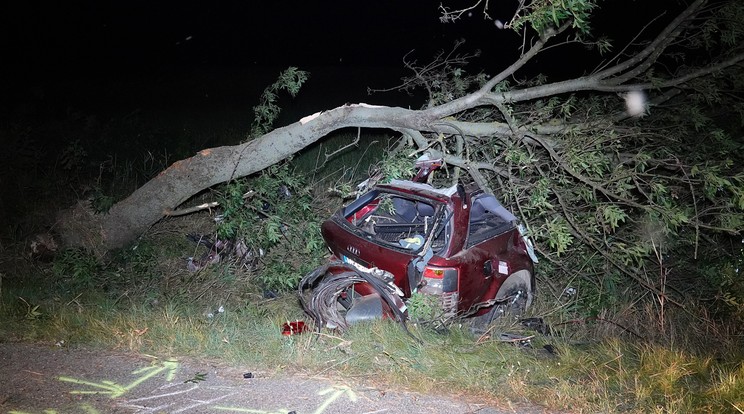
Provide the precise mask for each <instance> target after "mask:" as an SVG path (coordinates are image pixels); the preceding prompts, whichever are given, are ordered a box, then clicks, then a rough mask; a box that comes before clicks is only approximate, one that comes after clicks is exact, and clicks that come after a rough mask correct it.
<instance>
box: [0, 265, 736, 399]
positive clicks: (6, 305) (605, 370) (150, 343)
mask: <svg viewBox="0 0 744 414" xmlns="http://www.w3.org/2000/svg"><path fill="white" fill-rule="evenodd" d="M223 270H224V269H223ZM13 282H14V280H13V278H12V277H11V278H8V277H7V276H6V277H5V278H4V281H3V285H2V287H3V289H2V302H0V320H2V321H4V322H3V323H2V324H0V329H1V331H2V332H1V333H2V336H3V337H4V338H13V339H16V340H25V341H41V342H45V343H50V344H51V343H61V342H60V341H64V344H66V345H72V346H75V345H88V346H98V347H103V348H116V349H126V350H130V351H133V352H143V353H148V354H158V355H164V356H182V355H191V356H195V357H206V358H218V359H221V360H223V361H225V362H227V363H233V364H242V365H246V366H251V367H256V368H255V370H256V371H262V372H266V373H268V374H275V373H283V374H286V373H292V372H302V373H306V374H311V375H318V376H335V377H342V378H345V379H347V380H349V381H363V382H365V383H370V382H372V383H379V384H384V386H386V387H402V388H405V389H410V390H415V391H420V392H428V393H443V392H444V393H447V394H455V395H464V396H478V397H480V398H486V399H490V400H492V402H493V403H495V404H499V403H501V404H505V403H506V402H507V401H511V402H516V403H526V402H529V403H533V404H539V405H542V406H544V407H546V408H548V409H553V410H569V411H571V412H639V413H640V412H658V413H667V412H700V413H703V412H737V410H739V409H742V408H744V362H742V359H741V356H742V355H741V351H739V352H738V353H735V352H732V353H729V354H722V355H715V354H712V353H711V354H705V353H693V352H691V351H689V350H683V349H677V348H675V347H672V346H666V345H659V344H652V343H647V342H643V343H639V342H632V341H630V340H627V339H622V338H618V337H607V338H604V339H602V340H597V341H592V342H585V343H577V341H576V340H575V339H572V338H571V336H572V334H574V333H575V332H572V330H571V329H568V330H564V331H561V332H557V333H556V335H554V336H541V335H536V336H535V338H534V339H533V340H532V343H531V345H532V346H531V347H529V348H524V347H519V346H514V345H512V344H508V343H504V342H500V341H498V340H495V339H493V338H490V339H488V338H485V339H484V338H480V340H479V338H478V337H477V336H474V335H473V334H471V333H470V331H469V330H468V329H467V328H464V327H457V326H453V327H451V328H450V329H449V331H448V332H446V333H441V332H440V333H437V332H435V331H433V330H431V329H428V328H426V327H422V326H415V325H414V326H411V330H412V333H413V335H415V336H416V337H418V338H421V339H422V340H423V343H422V344H419V343H417V342H416V341H414V340H413V339H412V338H411V337H410V336H408V335H407V334H406V333H405V332H404V331H403V330H402V329H400V327H399V326H397V325H396V324H394V323H392V322H386V321H380V322H376V323H372V324H363V325H358V326H354V327H353V328H352V329H351V330H350V331H348V332H347V333H345V334H344V335H338V334H336V333H334V332H329V331H324V332H321V333H318V334H315V333H306V334H302V335H295V336H289V337H287V336H283V335H282V334H281V326H282V324H283V323H284V322H285V321H288V320H295V319H301V318H302V317H303V315H302V312H301V310H300V308H299V306H298V305H297V302H296V299H295V297H294V295H286V296H282V297H280V298H278V299H273V300H267V299H263V298H261V297H260V296H258V295H256V294H252V293H246V294H245V295H244V296H243V297H242V298H240V299H239V300H230V301H227V302H225V305H224V307H225V312H223V313H214V315H213V316H211V317H210V316H209V315H208V312H209V311H210V310H212V311H213V310H214V309H213V308H214V306H216V305H217V304H216V303H213V302H212V300H213V299H214V298H206V297H203V298H202V300H196V301H194V300H191V299H190V297H191V296H190V294H189V293H188V291H185V292H184V293H183V294H182V295H177V294H176V295H172V296H171V297H169V298H164V299H160V300H158V301H156V302H153V301H152V300H151V298H149V297H147V296H146V295H143V294H137V295H130V296H129V297H127V298H126V299H121V298H119V299H116V298H112V297H111V295H108V294H105V293H102V292H96V291H86V293H84V294H81V293H80V292H76V291H73V292H67V293H65V292H62V293H60V292H59V291H57V292H50V291H49V290H48V289H39V286H35V285H33V284H20V283H13ZM15 282H18V281H17V280H15ZM37 282H41V283H43V282H44V280H43V279H37ZM228 288H230V289H233V290H235V289H236V287H235V286H232V287H226V286H223V287H221V288H220V291H222V292H224V291H225V290H226V289H228ZM132 291H133V292H134V291H136V289H135V288H134V287H132ZM210 305H211V306H210ZM547 344H549V345H552V346H553V347H554V348H555V349H557V350H558V351H559V354H558V355H557V356H556V355H552V354H549V353H547V352H545V351H544V350H543V348H542V347H543V345H547Z"/></svg>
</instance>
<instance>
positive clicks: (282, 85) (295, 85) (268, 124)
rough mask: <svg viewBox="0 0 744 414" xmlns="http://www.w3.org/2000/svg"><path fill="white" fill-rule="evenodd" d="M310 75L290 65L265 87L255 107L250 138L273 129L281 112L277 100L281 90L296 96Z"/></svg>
mask: <svg viewBox="0 0 744 414" xmlns="http://www.w3.org/2000/svg"><path fill="white" fill-rule="evenodd" d="M308 76H309V74H308V72H305V71H302V70H299V69H297V68H296V67H289V68H287V69H286V70H284V71H283V72H281V73H280V74H279V78H278V79H277V80H276V82H274V83H273V84H271V85H270V86H269V87H267V88H266V89H264V91H263V94H262V95H261V102H260V103H259V104H258V105H256V106H255V107H254V108H253V125H252V126H251V132H250V135H249V138H255V137H259V136H261V135H264V134H266V133H267V132H269V131H271V129H272V126H273V125H274V122H276V120H277V118H278V117H279V113H280V112H281V107H280V106H279V104H277V102H276V101H277V100H278V99H279V96H278V95H279V92H281V91H286V92H288V93H289V94H290V95H291V96H292V97H295V96H296V95H297V94H298V93H299V91H300V87H301V86H302V84H303V83H305V81H306V80H307V78H308Z"/></svg>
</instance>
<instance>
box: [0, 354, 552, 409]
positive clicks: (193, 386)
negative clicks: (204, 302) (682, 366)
mask: <svg viewBox="0 0 744 414" xmlns="http://www.w3.org/2000/svg"><path fill="white" fill-rule="evenodd" d="M249 374H250V375H249ZM0 409H1V410H0V412H2V413H15V414H21V413H28V414H32V413H39V414H41V413H44V414H57V413H60V414H61V413H70V414H73V413H81V414H99V413H100V414H103V413H259V414H289V413H295V414H310V413H312V414H321V413H322V414H334V413H344V414H348V413H360V414H362V413H367V414H372V413H406V414H416V413H433V414H438V413H442V414H445V413H446V414H458V413H463V414H464V413H478V414H506V413H542V412H543V411H542V410H540V409H538V408H535V407H506V408H503V407H501V408H495V407H489V406H487V405H486V404H483V402H479V401H465V400H464V399H458V398H455V397H446V396H442V395H439V396H435V395H421V394H416V393H410V392H403V391H399V390H393V389H381V388H380V386H379V385H376V386H374V387H371V386H365V385H364V384H348V383H342V382H339V381H338V380H335V381H334V380H333V379H330V378H320V377H301V376H287V377H282V376H277V375H272V376H268V375H263V374H261V373H260V372H252V371H251V370H250V369H249V368H246V367H226V366H218V365H217V364H215V363H213V362H204V361H196V360H193V359H188V358H183V359H179V358H170V359H162V358H157V357H155V356H148V355H141V354H127V353H115V352H109V351H96V350H89V349H81V348H67V347H57V346H54V345H49V346H45V345H38V344H26V343H0Z"/></svg>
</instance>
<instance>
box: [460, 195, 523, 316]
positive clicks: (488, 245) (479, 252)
mask: <svg viewBox="0 0 744 414" xmlns="http://www.w3.org/2000/svg"><path fill="white" fill-rule="evenodd" d="M515 221H516V218H515V217H514V216H513V215H512V214H511V213H509V212H508V211H507V210H506V209H504V208H503V207H502V206H501V204H500V203H499V202H498V201H497V200H496V199H495V197H493V196H492V195H487V194H480V195H478V196H475V197H474V199H473V200H472V201H471V207H470V217H469V220H468V234H467V239H466V243H465V246H464V247H465V248H464V250H463V251H462V252H461V253H460V254H458V255H457V256H459V257H458V259H459V261H460V269H461V273H460V286H459V291H460V310H461V311H467V310H468V309H470V308H471V307H472V306H473V305H475V304H477V303H478V302H480V301H482V300H484V296H486V293H493V292H489V289H492V288H493V287H494V286H495V284H494V283H493V282H494V279H503V278H505V277H506V276H508V274H509V263H508V262H507V261H506V257H507V254H508V251H507V250H508V248H509V240H510V238H511V235H512V233H513V232H512V231H511V230H513V229H514V226H515Z"/></svg>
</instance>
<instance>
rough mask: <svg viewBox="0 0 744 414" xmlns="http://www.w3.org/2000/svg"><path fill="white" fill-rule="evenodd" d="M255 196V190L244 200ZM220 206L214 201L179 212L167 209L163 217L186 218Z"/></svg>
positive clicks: (249, 192) (244, 196) (244, 197)
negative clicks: (188, 215) (187, 215)
mask: <svg viewBox="0 0 744 414" xmlns="http://www.w3.org/2000/svg"><path fill="white" fill-rule="evenodd" d="M254 194H256V192H255V191H253V190H251V191H248V192H247V193H245V194H243V200H247V199H248V198H250V197H252V196H253V195H254ZM219 205H220V203H219V202H217V201H212V202H209V203H204V204H199V205H198V206H193V207H187V208H182V209H178V210H171V209H166V210H165V211H163V215H164V216H166V217H176V216H185V215H186V214H191V213H196V212H197V211H202V210H208V209H212V208H215V207H219Z"/></svg>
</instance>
